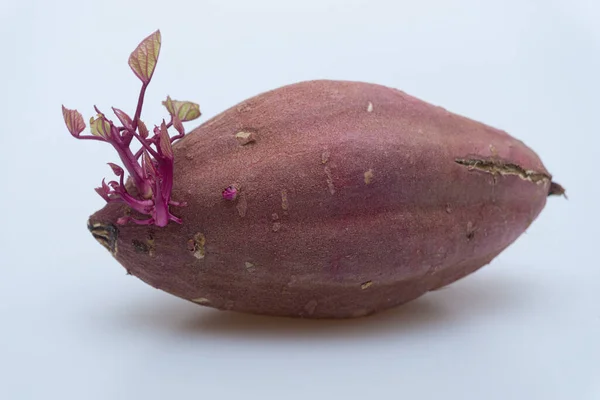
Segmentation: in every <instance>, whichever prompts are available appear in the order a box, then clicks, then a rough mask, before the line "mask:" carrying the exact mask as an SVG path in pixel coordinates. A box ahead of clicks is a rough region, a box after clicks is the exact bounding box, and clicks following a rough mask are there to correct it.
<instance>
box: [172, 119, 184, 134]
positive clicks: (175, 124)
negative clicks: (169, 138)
mask: <svg viewBox="0 0 600 400" xmlns="http://www.w3.org/2000/svg"><path fill="white" fill-rule="evenodd" d="M173 127H174V128H175V130H177V132H179V134H180V135H181V136H183V135H185V128H184V127H183V124H182V123H181V120H180V119H179V117H178V116H177V115H173Z"/></svg>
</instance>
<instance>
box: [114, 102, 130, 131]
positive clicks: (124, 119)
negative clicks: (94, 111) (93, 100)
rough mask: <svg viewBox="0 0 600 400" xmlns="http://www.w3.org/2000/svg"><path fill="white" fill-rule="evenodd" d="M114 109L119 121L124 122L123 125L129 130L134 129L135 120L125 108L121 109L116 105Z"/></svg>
mask: <svg viewBox="0 0 600 400" xmlns="http://www.w3.org/2000/svg"><path fill="white" fill-rule="evenodd" d="M112 109H113V112H114V113H115V115H116V116H117V118H119V121H121V124H123V127H124V128H125V129H127V130H132V129H133V121H132V120H131V117H130V116H129V115H127V113H126V112H125V111H123V110H119V109H118V108H114V107H113V108H112Z"/></svg>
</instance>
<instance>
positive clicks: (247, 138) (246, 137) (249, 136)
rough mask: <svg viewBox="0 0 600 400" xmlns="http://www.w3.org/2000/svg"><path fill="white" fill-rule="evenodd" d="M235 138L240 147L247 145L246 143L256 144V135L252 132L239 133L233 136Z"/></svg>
mask: <svg viewBox="0 0 600 400" xmlns="http://www.w3.org/2000/svg"><path fill="white" fill-rule="evenodd" d="M235 138H236V140H237V141H238V143H239V144H240V146H244V145H247V144H248V143H252V142H256V135H255V134H254V132H248V131H240V132H238V133H236V134H235Z"/></svg>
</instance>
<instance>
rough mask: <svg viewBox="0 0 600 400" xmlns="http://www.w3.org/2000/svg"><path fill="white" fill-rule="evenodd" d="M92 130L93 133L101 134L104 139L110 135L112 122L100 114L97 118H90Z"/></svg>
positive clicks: (95, 134)
mask: <svg viewBox="0 0 600 400" xmlns="http://www.w3.org/2000/svg"><path fill="white" fill-rule="evenodd" d="M90 130H91V131H92V135H94V136H99V137H102V138H104V139H108V138H109V137H110V130H111V129H110V122H108V121H107V120H106V119H105V118H104V117H103V116H101V115H98V116H97V117H96V118H95V119H94V117H91V118H90Z"/></svg>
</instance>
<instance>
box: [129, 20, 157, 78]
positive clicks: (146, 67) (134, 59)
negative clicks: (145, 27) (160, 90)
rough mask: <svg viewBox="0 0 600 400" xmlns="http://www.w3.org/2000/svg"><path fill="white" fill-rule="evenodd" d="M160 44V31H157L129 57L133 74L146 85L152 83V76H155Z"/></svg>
mask: <svg viewBox="0 0 600 400" xmlns="http://www.w3.org/2000/svg"><path fill="white" fill-rule="evenodd" d="M160 43H161V35H160V30H157V31H156V32H154V33H152V34H151V35H150V36H148V37H147V38H146V39H144V40H142V42H141V43H140V44H139V45H138V47H136V49H135V50H134V51H133V52H132V53H131V55H130V56H129V66H130V67H131V69H132V70H133V73H134V74H135V75H136V76H137V77H138V78H140V80H141V81H142V82H143V83H144V84H146V85H147V84H148V83H149V82H150V79H151V78H152V74H154V69H155V68H156V63H157V62H158V54H159V53H160Z"/></svg>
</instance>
